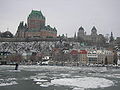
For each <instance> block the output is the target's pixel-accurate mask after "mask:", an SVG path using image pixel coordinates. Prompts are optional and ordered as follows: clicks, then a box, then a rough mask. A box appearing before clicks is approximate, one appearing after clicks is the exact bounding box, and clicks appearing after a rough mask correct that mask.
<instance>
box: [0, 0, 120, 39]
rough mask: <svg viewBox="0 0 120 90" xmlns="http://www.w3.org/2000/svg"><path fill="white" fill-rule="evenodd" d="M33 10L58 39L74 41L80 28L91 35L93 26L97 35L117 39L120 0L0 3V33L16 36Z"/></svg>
mask: <svg viewBox="0 0 120 90" xmlns="http://www.w3.org/2000/svg"><path fill="white" fill-rule="evenodd" d="M32 10H38V11H40V10H41V11H42V13H43V15H44V16H45V17H46V25H48V24H49V25H50V26H51V27H56V29H57V31H58V35H61V34H67V35H68V36H69V37H73V36H74V33H75V32H76V33H77V32H78V29H79V27H80V26H83V28H84V29H85V31H86V32H87V34H90V33H91V29H92V27H93V26H96V28H97V31H98V34H103V35H106V34H110V32H113V35H114V36H115V37H120V0H0V31H1V32H4V31H6V30H9V31H11V32H12V33H13V34H15V33H16V31H17V27H18V25H19V23H20V21H24V22H27V17H28V15H29V14H30V12H31V11H32Z"/></svg>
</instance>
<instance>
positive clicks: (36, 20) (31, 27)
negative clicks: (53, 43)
mask: <svg viewBox="0 0 120 90" xmlns="http://www.w3.org/2000/svg"><path fill="white" fill-rule="evenodd" d="M45 21H46V20H45V17H44V16H43V14H42V13H41V11H35V10H32V11H31V13H30V14H29V16H28V18H27V24H26V23H25V24H24V22H20V24H19V26H18V30H17V32H16V35H15V36H16V37H17V38H26V37H29V38H32V37H41V38H46V37H49V38H50V37H57V30H56V28H55V27H54V28H52V27H51V26H50V25H47V26H45Z"/></svg>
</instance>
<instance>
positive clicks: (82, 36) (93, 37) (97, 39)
mask: <svg viewBox="0 0 120 90" xmlns="http://www.w3.org/2000/svg"><path fill="white" fill-rule="evenodd" d="M77 39H78V40H80V41H81V42H86V43H87V44H88V45H92V46H93V45H97V46H103V44H105V38H104V36H103V35H102V34H99V35H98V34H97V29H96V27H95V26H93V28H92V30H91V34H90V35H86V32H85V30H84V28H83V27H82V26H81V27H80V28H79V30H78V33H77Z"/></svg>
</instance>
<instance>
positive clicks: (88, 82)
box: [51, 77, 114, 88]
mask: <svg viewBox="0 0 120 90" xmlns="http://www.w3.org/2000/svg"><path fill="white" fill-rule="evenodd" d="M51 83H52V84H54V85H64V86H73V87H79V88H104V87H110V86H112V85H114V82H113V81H111V80H108V79H105V78H97V77H84V78H62V79H54V80H51Z"/></svg>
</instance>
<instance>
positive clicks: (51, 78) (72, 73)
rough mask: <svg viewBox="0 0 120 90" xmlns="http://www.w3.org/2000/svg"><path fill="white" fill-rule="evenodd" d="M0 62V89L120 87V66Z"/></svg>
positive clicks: (117, 89) (114, 89)
mask: <svg viewBox="0 0 120 90" xmlns="http://www.w3.org/2000/svg"><path fill="white" fill-rule="evenodd" d="M14 68H15V66H4V65H1V66H0V90H120V69H109V68H106V67H66V66H64V67H62V66H35V65H28V66H27V65H26V66H24V65H19V68H18V70H14Z"/></svg>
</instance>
